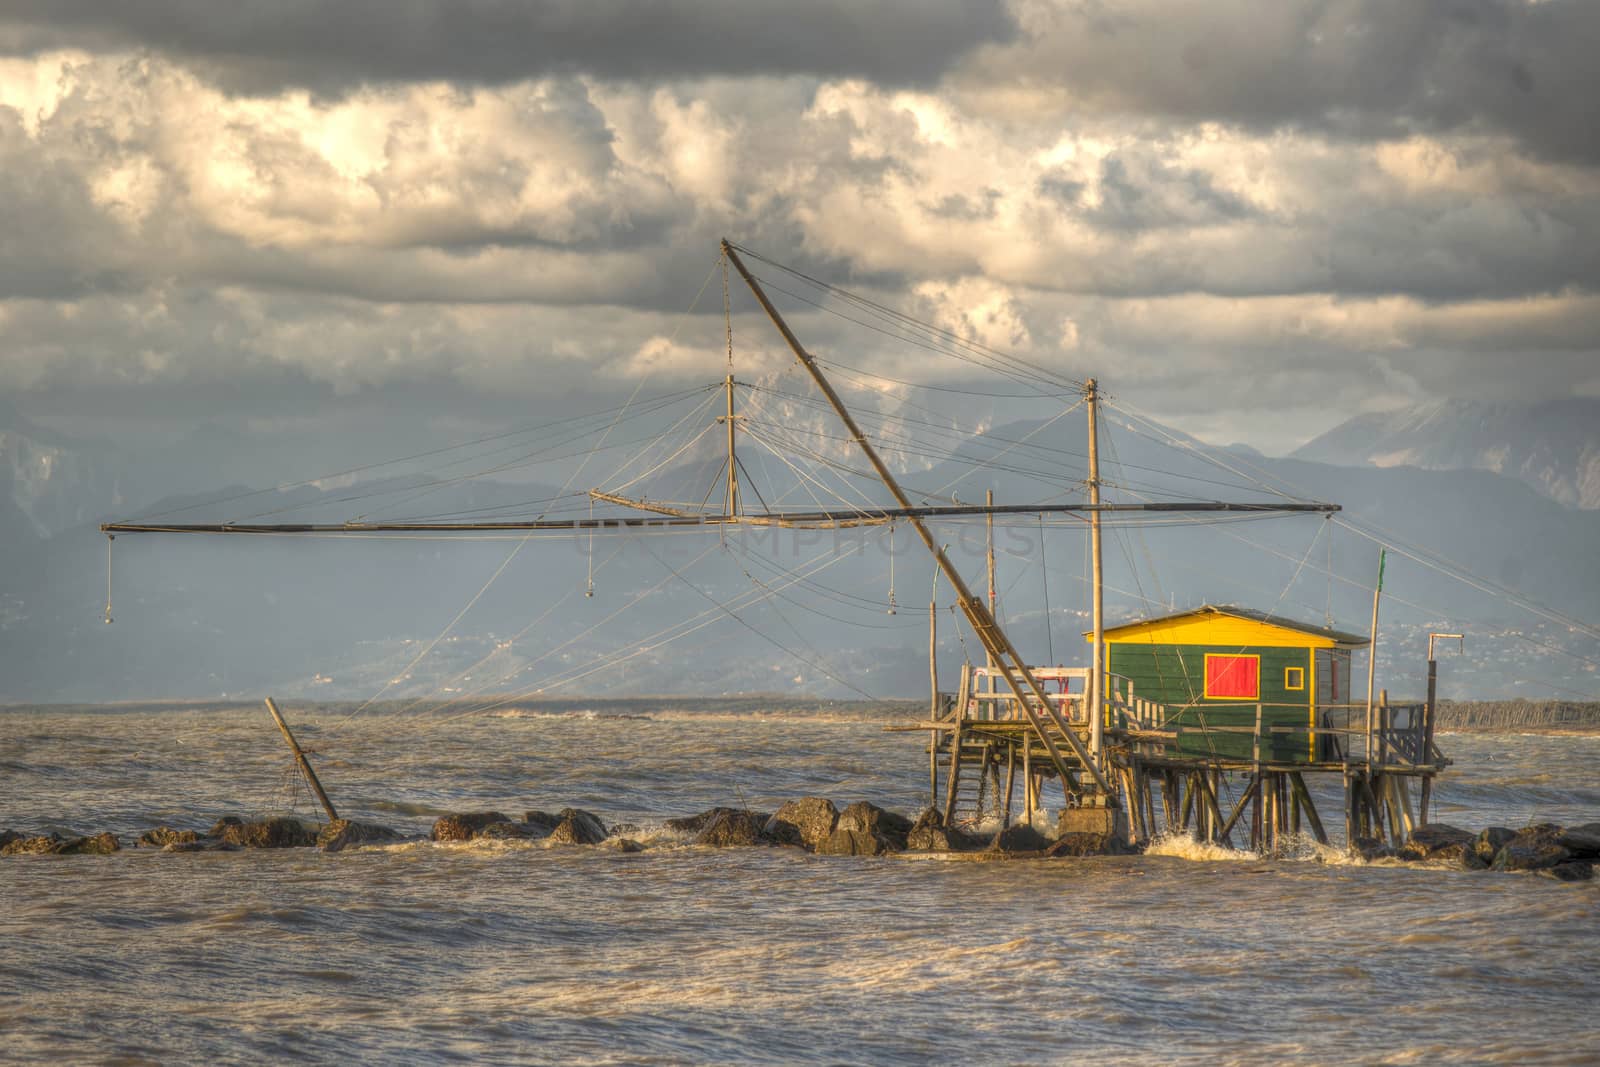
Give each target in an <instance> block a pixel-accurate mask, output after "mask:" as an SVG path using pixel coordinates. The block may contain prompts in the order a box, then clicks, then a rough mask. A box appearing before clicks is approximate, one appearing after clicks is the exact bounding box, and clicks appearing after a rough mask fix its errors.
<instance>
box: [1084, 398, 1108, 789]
mask: <svg viewBox="0 0 1600 1067" xmlns="http://www.w3.org/2000/svg"><path fill="white" fill-rule="evenodd" d="M1083 400H1084V404H1085V406H1086V407H1087V408H1088V413H1089V472H1088V473H1089V503H1090V505H1091V506H1094V507H1095V510H1094V511H1091V512H1090V513H1089V568H1090V571H1091V572H1092V580H1093V587H1092V599H1093V601H1094V603H1093V605H1092V607H1091V609H1090V610H1091V615H1092V616H1093V618H1092V620H1091V622H1092V625H1093V628H1094V666H1093V667H1092V668H1091V669H1090V671H1089V723H1090V726H1089V754H1090V755H1091V756H1093V757H1094V759H1095V761H1096V762H1097V763H1098V762H1099V761H1100V758H1101V752H1102V747H1103V745H1104V742H1105V738H1104V728H1105V699H1106V632H1105V605H1106V591H1105V570H1104V563H1103V560H1102V557H1101V546H1100V511H1099V504H1100V421H1099V418H1100V390H1099V386H1098V384H1097V383H1096V382H1095V380H1094V379H1093V378H1090V379H1089V380H1088V381H1086V382H1084V383H1083Z"/></svg>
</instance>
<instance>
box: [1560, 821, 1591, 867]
mask: <svg viewBox="0 0 1600 1067" xmlns="http://www.w3.org/2000/svg"><path fill="white" fill-rule="evenodd" d="M1555 840H1556V844H1558V845H1560V846H1561V847H1562V848H1564V849H1566V850H1567V851H1568V852H1570V853H1572V854H1573V855H1574V856H1581V857H1582V858H1584V859H1595V858H1600V822H1586V823H1584V824H1583V825H1582V826H1568V827H1567V828H1565V829H1564V830H1562V831H1561V832H1560V833H1559V834H1557V835H1556V838H1555Z"/></svg>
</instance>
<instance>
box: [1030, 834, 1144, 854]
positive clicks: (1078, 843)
mask: <svg viewBox="0 0 1600 1067" xmlns="http://www.w3.org/2000/svg"><path fill="white" fill-rule="evenodd" d="M1129 851H1131V849H1130V848H1129V846H1128V845H1127V843H1126V842H1125V841H1123V839H1122V838H1121V836H1119V835H1117V834H1114V833H1094V832H1091V831H1088V830H1074V831H1070V832H1068V833H1064V834H1062V835H1061V836H1060V837H1057V838H1056V839H1055V841H1054V843H1052V844H1051V845H1050V847H1049V848H1048V849H1047V850H1046V853H1045V854H1046V855H1049V856H1072V857H1077V858H1081V857H1084V856H1120V855H1122V854H1123V853H1125V852H1129Z"/></svg>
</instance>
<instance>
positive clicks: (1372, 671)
mask: <svg viewBox="0 0 1600 1067" xmlns="http://www.w3.org/2000/svg"><path fill="white" fill-rule="evenodd" d="M1384 557H1385V550H1384V549H1381V548H1380V549H1379V550H1378V584H1377V585H1376V586H1374V587H1373V590H1372V634H1371V637H1370V639H1369V640H1368V642H1367V763H1368V764H1369V765H1371V764H1372V763H1374V762H1376V761H1374V759H1373V753H1372V725H1373V724H1372V710H1373V709H1372V689H1373V686H1374V684H1375V683H1376V680H1377V677H1378V598H1379V597H1381V596H1382V595H1383V561H1384Z"/></svg>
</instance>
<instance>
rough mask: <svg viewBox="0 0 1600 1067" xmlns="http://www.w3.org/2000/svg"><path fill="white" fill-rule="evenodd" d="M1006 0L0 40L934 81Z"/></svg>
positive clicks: (188, 3) (137, 18) (91, 25)
mask: <svg viewBox="0 0 1600 1067" xmlns="http://www.w3.org/2000/svg"><path fill="white" fill-rule="evenodd" d="M1013 29H1014V27H1013V25H1012V23H1011V20H1010V18H1009V16H1008V15H1007V13H1006V12H1005V10H1004V5H1003V4H1001V3H999V2H997V0H885V2H881V3H871V4H853V3H847V2H838V0H830V2H825V3H820V4H807V3H794V2H792V0H673V2H670V3H648V4H640V3H635V2H632V0H544V2H540V3H525V2H521V0H470V2H465V3H448V2H445V0H431V2H430V0H343V2H341V3H337V4H327V3H323V2H321V0H277V2H274V3H270V4H260V5H257V4H217V3H213V2H211V0H150V2H142V3H132V4H105V3H100V2H98V0H32V2H29V0H20V2H14V3H11V4H9V5H7V13H6V14H5V15H4V16H0V48H4V49H6V50H9V51H12V52H14V53H28V52H36V51H39V50H42V49H47V48H61V47H80V48H82V47H87V48H91V49H95V50H103V49H123V48H141V49H151V50H154V51H157V52H161V53H165V54H169V55H172V56H175V57H179V58H182V59H184V60H186V61H188V62H190V63H191V64H192V65H193V66H195V67H196V68H197V69H199V70H201V71H204V72H206V73H208V74H209V75H210V76H212V77H213V78H214V79H215V80H216V81H217V83H218V84H221V85H223V86H225V87H227V88H228V89H230V90H232V91H235V92H242V93H261V92H268V93H270V92H276V91H279V90H282V89H284V88H287V87H304V88H309V89H312V90H314V91H318V92H339V91H342V90H345V89H348V88H351V87H353V86H355V85H359V84H363V83H374V82H406V81H429V80H443V81H452V82H459V83H465V84H480V85H481V84H505V83H508V82H514V81H520V80H523V79H526V78H531V77H539V76H544V75H549V74H559V73H582V74H592V75H595V76H597V77H600V78H609V79H625V80H646V81H648V80H656V79H670V78H678V77H686V76H687V77H700V76H707V75H764V74H779V75H782V74H808V75H816V76H819V77H861V78H868V79H871V80H874V81H877V82H880V83H885V84H927V83H931V82H934V81H937V80H938V79H939V77H940V76H941V75H942V74H944V72H945V71H946V70H947V69H949V67H950V66H951V65H952V64H953V63H955V62H956V61H957V60H958V59H959V58H960V57H962V56H963V55H964V54H966V53H967V52H968V51H969V50H970V49H972V48H973V47H975V46H976V45H978V44H981V43H983V42H986V41H1003V40H1006V39H1008V38H1009V37H1010V36H1011V35H1012V32H1013Z"/></svg>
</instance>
